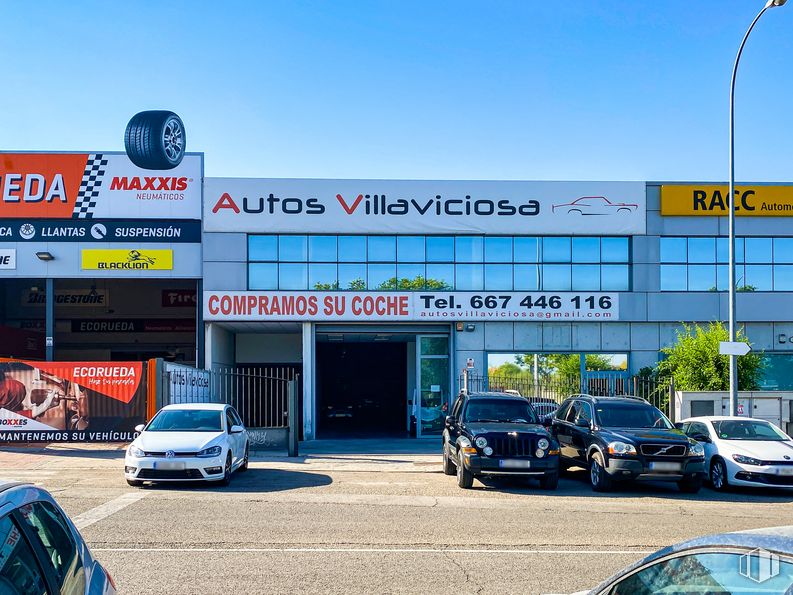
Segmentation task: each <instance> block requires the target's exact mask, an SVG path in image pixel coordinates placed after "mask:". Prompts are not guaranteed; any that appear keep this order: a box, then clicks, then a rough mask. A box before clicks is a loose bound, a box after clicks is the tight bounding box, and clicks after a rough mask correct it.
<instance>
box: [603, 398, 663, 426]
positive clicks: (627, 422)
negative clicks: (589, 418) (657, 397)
mask: <svg viewBox="0 0 793 595" xmlns="http://www.w3.org/2000/svg"><path fill="white" fill-rule="evenodd" d="M595 411H597V419H598V423H599V424H600V425H601V426H603V427H604V428H661V429H664V430H668V429H671V428H673V427H674V426H673V425H672V422H670V421H669V420H668V419H666V416H665V415H664V414H663V413H661V412H660V411H659V410H658V409H656V408H655V407H651V406H648V405H618V404H616V403H602V404H601V403H599V404H598V405H597V408H596V409H595Z"/></svg>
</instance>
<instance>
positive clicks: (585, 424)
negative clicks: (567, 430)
mask: <svg viewBox="0 0 793 595" xmlns="http://www.w3.org/2000/svg"><path fill="white" fill-rule="evenodd" d="M575 425H576V427H578V428H587V429H589V428H591V427H592V422H591V421H589V420H588V419H580V418H579V419H577V420H575Z"/></svg>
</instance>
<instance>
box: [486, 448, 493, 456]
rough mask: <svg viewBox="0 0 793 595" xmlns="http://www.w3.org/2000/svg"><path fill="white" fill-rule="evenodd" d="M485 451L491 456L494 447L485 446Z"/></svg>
mask: <svg viewBox="0 0 793 595" xmlns="http://www.w3.org/2000/svg"><path fill="white" fill-rule="evenodd" d="M484 452H485V454H486V455H487V456H490V455H492V454H493V449H492V448H490V447H489V446H485V451H484Z"/></svg>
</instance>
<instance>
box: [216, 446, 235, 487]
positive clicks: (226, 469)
mask: <svg viewBox="0 0 793 595" xmlns="http://www.w3.org/2000/svg"><path fill="white" fill-rule="evenodd" d="M231 461H232V458H231V451H229V453H228V454H227V455H226V464H225V465H224V466H223V479H221V480H220V481H219V482H218V483H219V484H220V485H222V486H227V485H229V484H230V483H231Z"/></svg>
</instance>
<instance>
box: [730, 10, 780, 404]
mask: <svg viewBox="0 0 793 595" xmlns="http://www.w3.org/2000/svg"><path fill="white" fill-rule="evenodd" d="M785 2H787V0H768V1H767V2H766V3H765V6H764V7H763V10H761V11H760V12H759V13H758V15H757V16H756V17H755V18H754V20H753V21H752V24H751V25H749V29H748V30H747V31H746V35H744V36H743V41H741V46H740V47H739V48H738V55H737V56H736V57H735V65H734V66H733V67H732V79H731V80H730V188H729V194H728V196H729V201H728V202H729V244H730V246H729V258H728V260H729V267H730V271H729V277H728V278H729V284H730V286H729V289H728V292H729V293H728V295H729V307H730V325H729V332H730V341H735V76H736V75H737V74H738V63H739V62H740V61H741V54H742V53H743V47H744V46H745V45H746V40H747V39H749V34H750V33H751V32H752V29H754V26H755V25H756V24H757V21H759V20H760V17H761V16H763V14H765V11H766V10H768V9H769V8H775V7H777V6H782V5H783V4H785ZM730 414H731V415H738V360H737V356H736V355H734V354H733V355H730Z"/></svg>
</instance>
